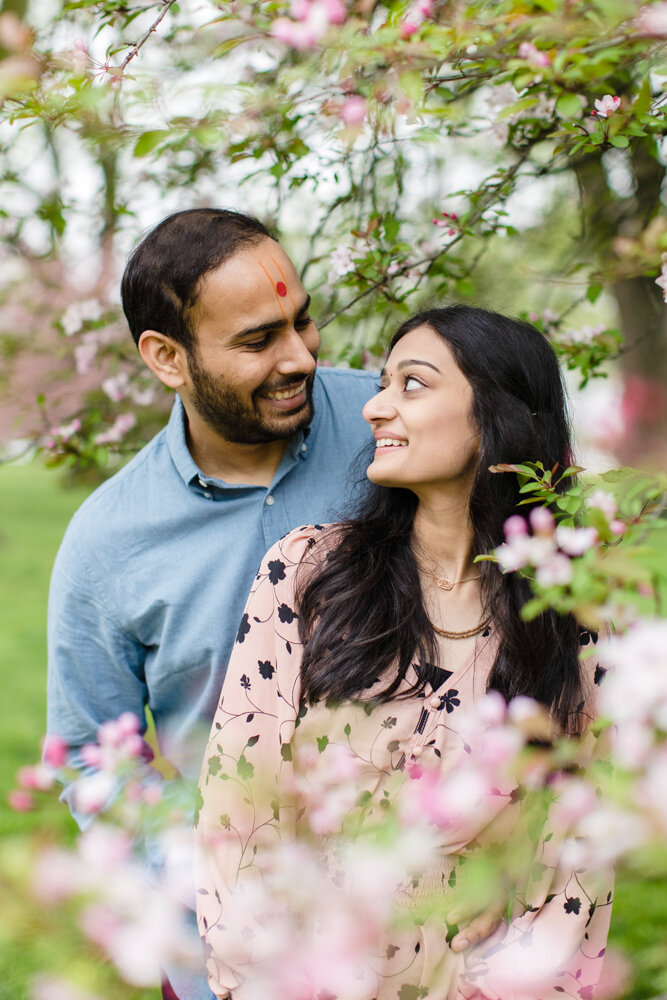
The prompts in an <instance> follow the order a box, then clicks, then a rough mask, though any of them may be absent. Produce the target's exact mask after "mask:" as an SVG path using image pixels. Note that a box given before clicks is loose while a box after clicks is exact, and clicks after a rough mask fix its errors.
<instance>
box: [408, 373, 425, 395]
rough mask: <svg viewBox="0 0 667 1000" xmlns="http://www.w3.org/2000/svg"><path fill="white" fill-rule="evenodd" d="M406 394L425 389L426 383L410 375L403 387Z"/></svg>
mask: <svg viewBox="0 0 667 1000" xmlns="http://www.w3.org/2000/svg"><path fill="white" fill-rule="evenodd" d="M403 388H404V389H405V391H406V392H414V390H415V389H423V388H424V383H423V382H420V381H419V379H418V378H415V376H414V375H408V376H407V377H406V379H405V385H404V386H403Z"/></svg>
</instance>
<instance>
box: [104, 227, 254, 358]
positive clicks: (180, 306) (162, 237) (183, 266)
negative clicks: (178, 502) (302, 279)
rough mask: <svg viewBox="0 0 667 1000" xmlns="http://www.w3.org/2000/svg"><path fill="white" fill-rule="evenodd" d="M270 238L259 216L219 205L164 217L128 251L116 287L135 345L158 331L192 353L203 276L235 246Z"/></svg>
mask: <svg viewBox="0 0 667 1000" xmlns="http://www.w3.org/2000/svg"><path fill="white" fill-rule="evenodd" d="M267 237H269V238H271V239H272V238H273V237H272V235H271V233H270V232H269V231H268V229H267V228H266V226H264V225H263V224H262V223H261V222H260V221H259V219H254V218H253V217H252V216H250V215H244V214H243V213H241V212H231V211H227V210H226V209H222V208H193V209H189V210H188V211H186V212H176V213H175V215H170V216H168V217H167V218H166V219H163V221H162V222H160V223H159V225H157V226H156V227H155V229H152V230H151V231H150V233H149V234H148V235H147V236H145V237H144V239H143V240H142V241H141V243H139V245H138V246H137V247H135V249H134V250H133V251H132V254H131V255H130V258H129V260H128V262H127V266H126V268H125V273H124V274H123V280H122V281H121V286H120V291H121V296H122V300H123V309H124V311H125V316H126V317H127V322H128V324H129V327H130V332H131V334H132V337H133V338H134V342H135V344H138V343H139V337H140V336H141V334H142V333H143V331H144V330H158V331H159V332H160V333H163V334H165V335H166V336H168V337H171V338H172V340H175V341H176V342H177V343H179V344H182V345H183V346H184V347H185V349H186V350H187V351H188V353H190V354H193V353H194V352H195V351H196V341H195V335H194V331H193V329H192V327H191V325H190V319H191V315H192V309H193V307H194V306H195V304H196V301H197V296H198V294H199V291H200V287H201V279H202V278H203V277H204V275H205V274H208V272H209V271H214V270H215V269H216V268H217V267H220V265H221V264H222V263H224V261H226V260H227V259H228V258H229V257H232V256H233V255H234V254H235V253H237V252H238V251H239V250H241V249H243V248H244V247H247V246H252V245H253V244H256V243H259V242H261V240H263V239H266V238H267Z"/></svg>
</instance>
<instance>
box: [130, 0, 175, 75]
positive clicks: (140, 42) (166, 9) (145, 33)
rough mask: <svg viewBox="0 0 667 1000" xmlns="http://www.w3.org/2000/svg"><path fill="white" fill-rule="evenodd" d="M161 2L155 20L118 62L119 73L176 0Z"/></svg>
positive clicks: (163, 0)
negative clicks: (160, 9)
mask: <svg viewBox="0 0 667 1000" xmlns="http://www.w3.org/2000/svg"><path fill="white" fill-rule="evenodd" d="M162 3H163V5H164V6H163V9H162V11H161V12H160V14H158V16H157V17H156V19H155V20H154V21H153V23H152V24H151V26H150V28H148V29H147V30H146V31H145V32H144V34H143V35H142V36H141V38H140V39H139V41H138V42H137V43H136V45H134V46H133V47H132V48H131V49H130V51H129V52H128V54H127V55H126V56H125V58H124V59H123V61H122V63H121V64H120V66H119V67H118V72H119V73H122V72H123V71H124V69H125V67H126V66H127V64H128V63H129V62H130V60H131V59H134V57H135V56H136V54H137V52H138V51H139V49H140V48H141V47H142V46H143V45H144V44H145V43H146V42H147V41H148V39H149V38H150V37H151V35H152V34H153V32H154V31H155V29H156V28H157V26H158V25H159V23H160V21H161V20H162V19H163V17H164V16H165V14H166V13H167V11H168V10H169V8H170V7H173V6H174V4H175V3H176V0H162Z"/></svg>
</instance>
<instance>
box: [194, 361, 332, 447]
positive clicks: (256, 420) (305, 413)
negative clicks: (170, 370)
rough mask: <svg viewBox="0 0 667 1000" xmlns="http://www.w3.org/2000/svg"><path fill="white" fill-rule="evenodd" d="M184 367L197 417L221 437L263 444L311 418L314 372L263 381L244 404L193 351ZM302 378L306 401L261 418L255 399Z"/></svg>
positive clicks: (288, 434) (280, 438)
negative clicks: (248, 402)
mask: <svg viewBox="0 0 667 1000" xmlns="http://www.w3.org/2000/svg"><path fill="white" fill-rule="evenodd" d="M188 371H189V373H190V378H191V379H192V403H193V405H194V407H195V409H196V410H197V413H199V415H200V417H202V419H203V420H205V421H206V423H207V424H208V426H209V427H211V428H212V430H214V431H215V432H216V433H217V434H219V435H220V437H222V438H224V439H225V441H232V442H233V443H234V444H267V443H268V442H269V441H280V440H283V439H285V438H288V437H291V436H292V434H294V433H295V432H296V431H300V430H302V429H303V428H304V427H307V426H308V424H309V423H310V422H311V420H312V419H313V382H314V380H315V373H314V372H311V374H310V375H305V374H299V375H293V376H291V377H290V378H289V379H286V380H285V381H284V382H280V383H274V384H271V383H266V384H264V385H261V386H259V388H257V389H255V390H254V392H253V394H252V399H251V403H250V405H248V404H247V403H246V402H245V401H244V400H243V399H242V398H241V396H240V395H239V393H238V392H237V391H236V389H235V388H234V386H232V385H228V384H226V383H225V382H223V380H222V379H221V378H213V376H211V375H210V374H209V372H208V371H207V370H206V369H205V368H203V367H202V366H201V365H200V363H199V359H198V357H197V355H196V354H190V355H189V356H188ZM304 379H306V380H307V381H306V402H305V403H304V404H303V405H302V406H301V407H300V409H299V410H298V411H297V412H296V413H290V412H289V411H283V413H284V416H282V417H281V416H279V415H276V417H275V418H274V420H267V419H265V418H264V417H263V416H262V414H261V412H260V410H259V408H258V406H257V403H256V399H257V398H258V397H260V396H262V395H265V394H266V393H267V392H284V391H285V390H287V389H290V388H293V387H294V386H296V385H298V384H299V383H300V382H303V380H304Z"/></svg>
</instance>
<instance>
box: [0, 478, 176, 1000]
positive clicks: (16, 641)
mask: <svg viewBox="0 0 667 1000" xmlns="http://www.w3.org/2000/svg"><path fill="white" fill-rule="evenodd" d="M89 492H90V488H85V487H76V488H73V489H65V488H63V487H62V486H61V480H60V477H59V473H56V472H53V471H49V470H46V469H43V468H40V467H39V466H36V465H30V466H4V467H0V566H2V572H1V574H0V608H1V609H2V614H1V617H0V622H1V624H0V684H1V688H0V690H1V691H2V695H1V700H0V762H1V763H0V838H1V841H0V900H1V902H0V907H1V914H2V915H1V917H0V1000H29V996H30V994H29V982H30V979H31V978H32V977H33V976H34V975H35V974H36V973H40V972H41V973H45V972H47V971H48V972H51V973H53V974H56V973H57V974H60V975H63V976H65V977H67V978H71V979H72V981H74V982H75V983H78V984H79V985H80V986H81V988H85V989H87V990H89V991H90V992H91V993H94V994H95V995H99V996H101V997H105V998H108V1000H116V998H117V997H119V992H120V991H119V990H118V988H117V987H116V986H115V985H114V983H115V982H116V980H115V976H114V975H113V973H112V972H111V971H110V969H109V968H108V966H107V965H106V963H105V962H104V961H103V960H102V959H101V958H100V959H99V960H97V961H95V960H94V964H93V967H92V969H91V964H90V961H88V962H86V960H85V956H86V955H88V956H90V955H91V951H90V950H89V949H88V950H87V949H86V945H85V944H84V942H83V939H82V937H81V935H80V934H79V932H78V930H77V928H76V922H75V921H74V920H73V919H62V917H61V916H60V915H58V914H54V913H53V912H50V911H49V908H48V907H44V906H42V907H40V906H39V905H38V904H37V903H36V902H34V901H33V899H32V898H31V897H29V896H26V893H25V890H24V886H25V885H26V884H27V883H28V882H29V880H30V878H31V870H30V866H31V855H30V852H29V846H30V844H31V843H32V842H33V841H34V840H35V839H38V840H45V841H46V840H51V839H58V840H60V841H63V840H64V841H66V842H71V840H72V839H73V837H74V834H75V830H76V827H75V824H74V822H73V821H72V819H71V817H70V815H69V812H68V810H67V809H66V807H65V806H62V805H61V804H60V803H58V802H55V803H53V804H52V805H50V806H49V807H48V808H47V809H45V810H43V811H42V810H39V811H37V812H35V813H15V812H13V811H12V810H11V809H9V808H8V806H7V803H6V797H7V793H8V792H9V791H10V790H11V789H12V788H13V787H14V785H15V782H14V776H15V774H16V771H17V770H18V768H19V767H22V766H24V765H26V764H33V763H35V762H36V761H37V760H38V759H39V753H40V740H41V738H42V736H43V734H44V730H45V719H46V604H47V596H48V586H49V576H50V572H51V566H52V564H53V560H54V558H55V555H56V552H57V550H58V545H59V544H60V540H61V538H62V536H63V533H64V531H65V527H66V525H67V522H68V521H69V519H70V517H71V516H72V514H73V513H74V511H75V510H76V508H77V507H78V506H79V504H80V503H81V502H82V501H83V500H84V499H85V497H86V496H87V494H88V493H89ZM79 956H80V957H79ZM158 996H159V992H158V991H157V990H140V989H135V990H132V989H131V988H128V989H123V990H122V997H123V1000H157V998H158Z"/></svg>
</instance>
